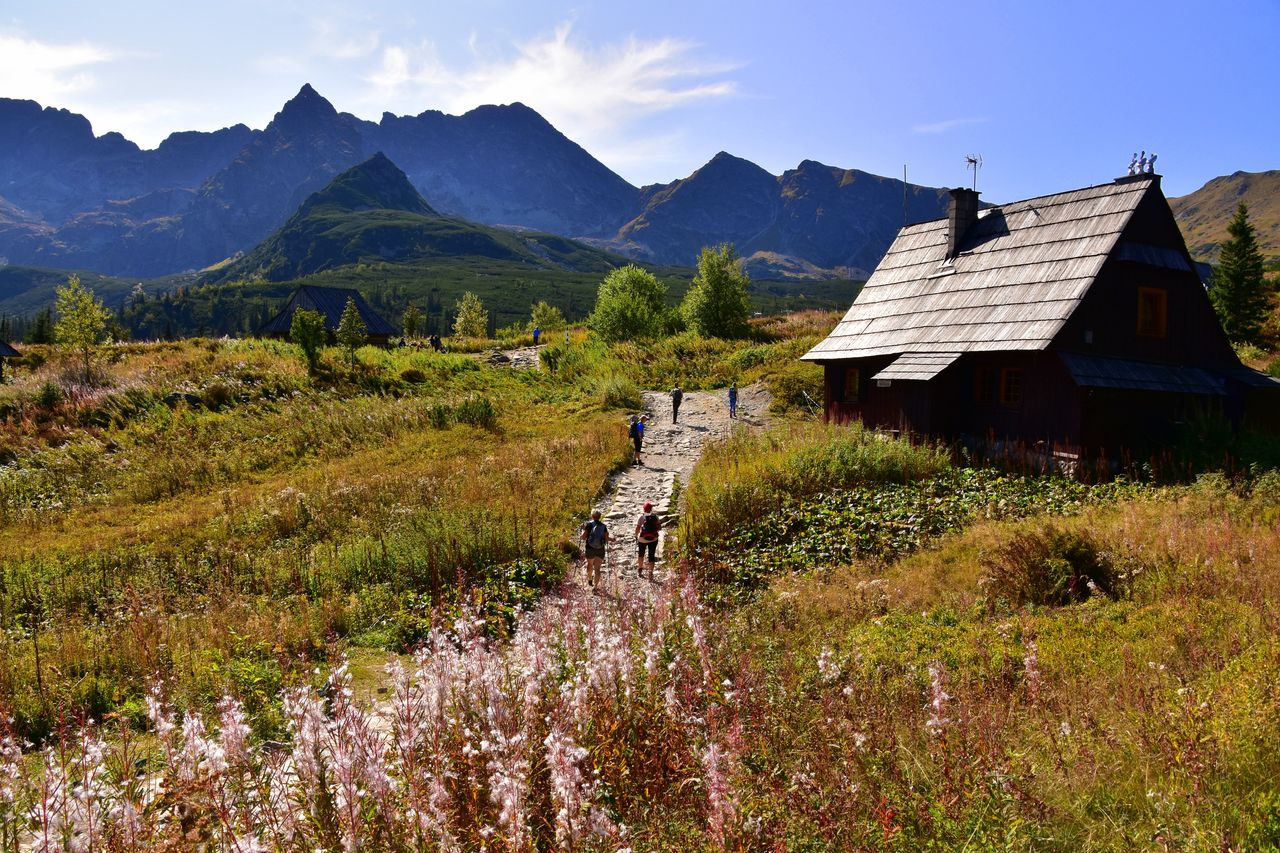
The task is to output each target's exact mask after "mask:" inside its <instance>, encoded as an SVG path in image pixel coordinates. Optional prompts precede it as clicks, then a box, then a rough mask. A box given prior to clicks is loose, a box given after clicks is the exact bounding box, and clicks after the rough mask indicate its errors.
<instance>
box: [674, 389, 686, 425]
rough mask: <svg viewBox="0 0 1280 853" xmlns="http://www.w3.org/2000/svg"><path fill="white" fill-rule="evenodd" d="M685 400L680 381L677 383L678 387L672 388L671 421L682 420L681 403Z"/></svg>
mask: <svg viewBox="0 0 1280 853" xmlns="http://www.w3.org/2000/svg"><path fill="white" fill-rule="evenodd" d="M683 401H684V392H683V391H681V390H680V383H679V382H677V383H676V387H674V388H672V389H671V422H672V423H673V424H674V423H678V422H679V420H680V403H682V402H683Z"/></svg>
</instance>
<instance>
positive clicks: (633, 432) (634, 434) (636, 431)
mask: <svg viewBox="0 0 1280 853" xmlns="http://www.w3.org/2000/svg"><path fill="white" fill-rule="evenodd" d="M639 435H640V422H639V421H636V422H635V423H633V424H632V425H631V426H630V427H629V428H628V429H627V438H638V437H639Z"/></svg>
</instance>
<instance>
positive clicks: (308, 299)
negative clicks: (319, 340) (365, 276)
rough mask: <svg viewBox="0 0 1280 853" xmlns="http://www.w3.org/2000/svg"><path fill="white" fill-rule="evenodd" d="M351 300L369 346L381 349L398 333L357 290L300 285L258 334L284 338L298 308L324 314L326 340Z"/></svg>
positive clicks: (336, 327)
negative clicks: (367, 336)
mask: <svg viewBox="0 0 1280 853" xmlns="http://www.w3.org/2000/svg"><path fill="white" fill-rule="evenodd" d="M349 299H353V300H355V303H356V310H358V311H359V312H360V319H362V320H364V324H365V326H366V327H367V328H368V331H369V343H371V344H374V345H375V346H380V347H385V346H387V343H388V341H389V339H390V338H392V337H394V336H395V335H398V334H400V330H399V329H397V328H396V327H395V326H393V325H391V324H390V323H388V322H387V321H386V320H384V319H383V318H382V316H381V315H379V314H378V312H376V311H374V310H373V306H372V305H370V304H369V302H368V300H366V299H365V298H364V297H363V296H361V295H360V292H359V291H358V290H353V289H351V288H349V287H318V286H316V285H313V284H304V285H302V286H301V287H299V288H298V289H297V290H295V291H294V292H293V295H291V296H290V297H289V301H288V303H286V304H285V306H284V308H283V309H282V310H281V311H280V313H279V314H277V315H276V316H274V317H272V318H271V319H270V320H269V321H268V322H267V324H266V325H264V326H263V327H262V328H261V329H260V330H259V334H261V335H262V336H263V337H269V338H287V337H288V336H289V326H290V325H291V324H292V323H293V312H295V311H297V310H298V309H299V308H305V309H306V310H308V311H319V312H320V313H321V314H323V315H324V326H325V328H326V329H328V330H329V335H330V337H332V336H333V334H334V333H335V332H336V331H337V330H338V324H339V323H340V322H341V321H342V312H343V311H344V310H346V307H347V300H349Z"/></svg>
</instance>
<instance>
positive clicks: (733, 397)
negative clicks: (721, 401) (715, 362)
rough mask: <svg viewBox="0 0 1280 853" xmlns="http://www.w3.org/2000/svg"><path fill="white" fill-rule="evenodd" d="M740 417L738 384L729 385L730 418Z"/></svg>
mask: <svg viewBox="0 0 1280 853" xmlns="http://www.w3.org/2000/svg"><path fill="white" fill-rule="evenodd" d="M737 416H738V383H736V382H732V383H730V384H729V417H731V418H736V417H737Z"/></svg>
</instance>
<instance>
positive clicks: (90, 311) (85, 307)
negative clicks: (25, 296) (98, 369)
mask: <svg viewBox="0 0 1280 853" xmlns="http://www.w3.org/2000/svg"><path fill="white" fill-rule="evenodd" d="M54 310H55V311H56V313H57V315H58V322H57V323H56V324H55V325H54V327H53V338H54V340H55V341H56V342H57V343H58V346H60V347H62V348H63V349H65V350H66V351H67V352H68V353H69V354H71V355H72V356H73V357H74V358H75V359H76V360H77V361H78V362H79V367H80V375H81V379H82V381H84V382H88V381H89V380H90V378H91V371H92V367H93V364H92V362H93V354H94V351H95V350H96V349H97V347H98V344H100V343H101V342H102V340H103V338H104V337H105V336H106V334H107V321H109V320H110V319H111V313H110V312H109V311H107V309H106V307H105V306H104V305H103V304H102V302H101V301H100V300H98V299H97V298H96V297H94V295H93V291H92V290H89V289H88V288H86V287H84V286H83V285H82V284H80V277H79V276H77V275H72V276H70V277H68V278H67V286H66V287H59V288H58V290H57V298H56V301H55V303H54Z"/></svg>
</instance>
